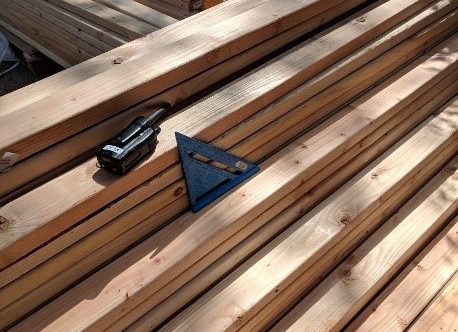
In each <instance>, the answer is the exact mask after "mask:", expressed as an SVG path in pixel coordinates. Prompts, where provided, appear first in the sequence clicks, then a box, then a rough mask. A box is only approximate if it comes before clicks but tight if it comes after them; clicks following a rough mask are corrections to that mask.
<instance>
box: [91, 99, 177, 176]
mask: <svg viewBox="0 0 458 332" xmlns="http://www.w3.org/2000/svg"><path fill="white" fill-rule="evenodd" d="M170 107H171V106H170V104H164V105H162V106H160V107H159V108H158V109H157V110H156V111H155V112H154V113H153V114H151V115H150V116H148V117H144V116H139V117H137V118H136V119H135V120H134V121H132V122H131V123H130V125H129V126H128V127H127V128H126V129H124V130H123V131H122V132H121V133H119V135H118V136H116V138H114V139H112V140H110V141H109V142H108V143H106V144H105V145H104V146H103V148H102V149H100V150H99V152H97V161H98V162H99V165H100V166H101V167H102V168H104V169H106V170H108V171H110V172H111V173H115V174H118V175H123V174H125V173H127V172H128V171H130V170H131V169H132V168H133V167H134V166H135V165H136V164H137V163H138V162H139V161H140V160H141V159H143V158H144V157H146V156H147V155H149V154H151V153H154V151H155V150H156V145H157V143H158V141H157V136H158V135H159V133H160V132H161V128H159V127H158V126H155V124H156V123H157V122H158V120H159V119H160V118H162V117H163V116H164V114H165V113H167V112H168V111H169V109H170Z"/></svg>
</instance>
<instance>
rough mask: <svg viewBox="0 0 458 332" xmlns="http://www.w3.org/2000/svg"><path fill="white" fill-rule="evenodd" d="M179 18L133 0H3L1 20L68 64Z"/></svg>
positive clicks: (12, 30)
mask: <svg viewBox="0 0 458 332" xmlns="http://www.w3.org/2000/svg"><path fill="white" fill-rule="evenodd" d="M176 21H177V20H176V19H175V18H172V17H170V16H168V15H166V14H164V13H162V12H160V11H157V10H155V9H153V8H150V7H148V6H145V5H143V4H140V3H138V2H136V1H133V0H116V1H105V0H95V1H86V0H85V1H81V0H64V1H61V0H24V1H22V0H21V1H17V0H5V1H2V3H1V4H0V26H2V27H3V28H4V29H5V30H7V31H9V32H10V33H12V34H13V35H15V36H16V37H18V38H19V39H22V40H24V41H25V42H27V43H28V44H30V45H32V46H34V47H35V48H36V49H37V50H39V51H41V52H42V53H43V54H46V55H47V56H48V57H50V58H51V59H53V60H54V61H56V62H57V63H59V64H60V65H62V66H63V67H70V66H71V65H75V64H77V63H80V62H82V61H85V60H88V59H90V58H92V57H94V56H97V55H99V54H102V53H104V52H106V51H109V50H112V49H113V48H116V47H118V46H120V45H123V44H125V43H127V42H128V41H131V40H134V39H137V38H140V37H143V36H146V35H147V34H149V33H151V32H153V31H156V30H158V29H161V28H163V27H165V26H168V25H170V24H173V23H175V22H176Z"/></svg>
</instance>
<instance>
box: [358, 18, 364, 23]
mask: <svg viewBox="0 0 458 332" xmlns="http://www.w3.org/2000/svg"><path fill="white" fill-rule="evenodd" d="M356 22H358V23H364V22H366V18H365V17H358V18H357V19H356Z"/></svg>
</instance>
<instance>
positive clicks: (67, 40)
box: [4, 0, 102, 61]
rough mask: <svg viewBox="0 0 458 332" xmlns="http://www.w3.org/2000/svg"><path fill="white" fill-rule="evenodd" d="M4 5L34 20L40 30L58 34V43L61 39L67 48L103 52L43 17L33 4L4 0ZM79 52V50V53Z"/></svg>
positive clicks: (92, 52) (61, 42) (95, 53)
mask: <svg viewBox="0 0 458 332" xmlns="http://www.w3.org/2000/svg"><path fill="white" fill-rule="evenodd" d="M4 5H5V6H6V5H8V6H9V8H11V11H13V12H14V13H15V14H20V15H23V17H26V18H28V22H29V23H30V22H31V21H32V22H34V26H35V27H37V28H38V29H39V30H41V31H44V33H46V32H45V31H49V32H48V33H52V35H57V38H56V39H57V40H56V43H57V42H58V41H59V44H61V45H62V47H65V48H66V49H72V48H73V47H75V46H77V47H78V48H80V49H81V50H84V51H85V52H87V53H88V54H89V55H90V56H95V55H99V54H101V53H102V50H100V49H98V48H97V47H95V46H93V45H92V44H91V43H89V42H87V41H85V40H84V39H82V38H80V37H79V36H76V35H73V34H71V33H69V32H68V31H67V30H66V29H64V28H61V27H60V26H58V25H56V24H54V23H53V22H49V21H47V20H45V19H43V16H42V15H40V14H38V13H36V12H35V9H34V7H33V6H30V5H29V4H28V3H24V2H20V3H19V4H18V3H17V2H15V1H12V0H8V1H5V2H4ZM76 54H78V50H77V53H76ZM86 59H87V58H86V57H84V58H82V61H84V60H86Z"/></svg>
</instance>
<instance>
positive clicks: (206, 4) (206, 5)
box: [202, 0, 224, 9]
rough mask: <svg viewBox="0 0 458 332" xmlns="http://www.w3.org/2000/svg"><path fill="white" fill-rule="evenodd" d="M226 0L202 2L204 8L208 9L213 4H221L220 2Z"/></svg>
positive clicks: (206, 0)
mask: <svg viewBox="0 0 458 332" xmlns="http://www.w3.org/2000/svg"><path fill="white" fill-rule="evenodd" d="M223 2H224V0H203V3H202V9H208V8H211V7H213V6H216V5H219V4H220V3H223Z"/></svg>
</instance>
